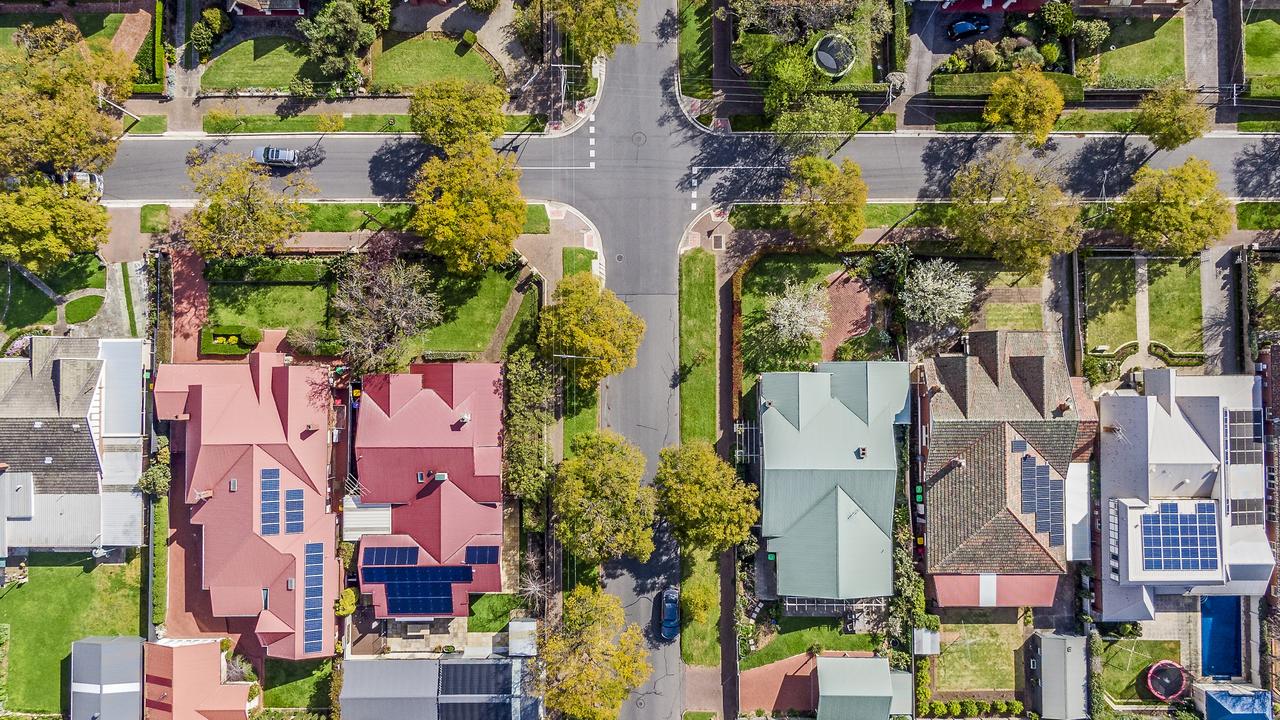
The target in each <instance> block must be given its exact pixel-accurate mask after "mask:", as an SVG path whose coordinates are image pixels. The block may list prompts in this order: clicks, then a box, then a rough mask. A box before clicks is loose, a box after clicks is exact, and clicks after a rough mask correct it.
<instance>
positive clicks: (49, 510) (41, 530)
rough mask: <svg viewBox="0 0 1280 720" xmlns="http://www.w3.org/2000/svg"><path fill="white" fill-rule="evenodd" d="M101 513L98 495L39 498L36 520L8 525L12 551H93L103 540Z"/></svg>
mask: <svg viewBox="0 0 1280 720" xmlns="http://www.w3.org/2000/svg"><path fill="white" fill-rule="evenodd" d="M101 509H102V497H101V496H99V495H96V494H95V495H80V494H71V495H43V494H36V496H35V512H34V513H32V515H33V517H34V518H35V519H33V520H9V521H7V522H6V523H5V533H6V535H7V536H8V542H9V547H52V548H59V547H65V548H83V547H93V546H95V545H97V544H98V542H99V538H100V537H101V536H102V516H101Z"/></svg>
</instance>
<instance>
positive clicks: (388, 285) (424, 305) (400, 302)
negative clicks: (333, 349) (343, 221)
mask: <svg viewBox="0 0 1280 720" xmlns="http://www.w3.org/2000/svg"><path fill="white" fill-rule="evenodd" d="M335 274H336V275H337V277H338V289H337V292H335V293H334V294H333V297H332V300H331V303H332V309H333V314H334V319H335V324H336V327H337V333H338V339H339V341H340V342H341V344H342V346H343V347H344V348H345V352H344V355H345V356H346V358H347V360H348V361H349V362H350V363H351V366H352V368H354V369H355V370H356V372H358V373H365V372H378V371H385V370H391V369H394V368H395V367H397V366H399V365H400V362H401V358H402V356H403V355H404V349H403V343H404V341H405V340H406V339H407V338H409V337H411V336H413V335H417V334H419V333H421V332H424V331H425V330H427V329H428V328H431V327H434V326H435V325H437V324H439V323H440V317H441V315H440V299H439V297H437V296H436V293H435V292H434V290H433V289H432V287H431V276H430V275H429V274H428V273H427V271H426V270H425V269H424V268H423V267H422V265H420V264H417V263H411V262H407V261H405V260H401V259H399V258H396V259H393V260H389V261H383V260H380V259H377V258H373V257H370V256H368V255H366V256H364V257H363V259H361V260H356V259H354V258H351V259H348V260H347V261H346V262H345V263H343V264H341V265H340V266H339V267H338V268H337V269H336V270H335Z"/></svg>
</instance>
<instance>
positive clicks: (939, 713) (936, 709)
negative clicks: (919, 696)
mask: <svg viewBox="0 0 1280 720" xmlns="http://www.w3.org/2000/svg"><path fill="white" fill-rule="evenodd" d="M929 714H930V715H932V716H934V717H946V716H947V704H946V703H944V702H942V701H941V700H934V701H933V702H931V703H929Z"/></svg>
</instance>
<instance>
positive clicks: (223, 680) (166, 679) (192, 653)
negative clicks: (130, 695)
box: [143, 638, 253, 720]
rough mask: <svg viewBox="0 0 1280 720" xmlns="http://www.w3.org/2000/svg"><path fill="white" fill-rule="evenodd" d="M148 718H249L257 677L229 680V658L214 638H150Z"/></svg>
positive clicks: (145, 701)
mask: <svg viewBox="0 0 1280 720" xmlns="http://www.w3.org/2000/svg"><path fill="white" fill-rule="evenodd" d="M143 654H144V658H145V659H144V661H143V663H144V669H145V673H146V674H145V676H144V680H145V683H144V693H145V695H144V699H143V707H144V708H145V713H146V718H147V720H247V718H248V717H249V710H248V708H249V688H250V687H252V685H253V683H251V682H227V665H226V659H225V658H224V656H223V654H222V650H221V648H220V647H219V641H218V640H217V639H214V638H203V639H199V640H173V639H169V638H165V639H163V640H160V641H158V642H153V643H147V644H146V645H145V646H144V648H143Z"/></svg>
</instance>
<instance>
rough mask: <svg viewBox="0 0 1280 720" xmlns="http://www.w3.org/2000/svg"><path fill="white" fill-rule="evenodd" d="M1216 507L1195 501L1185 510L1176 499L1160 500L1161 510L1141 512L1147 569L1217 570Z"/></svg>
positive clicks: (1144, 567)
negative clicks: (1187, 510)
mask: <svg viewBox="0 0 1280 720" xmlns="http://www.w3.org/2000/svg"><path fill="white" fill-rule="evenodd" d="M1217 519H1218V514H1217V509H1216V507H1215V506H1214V504H1213V503H1211V502H1201V503H1196V507H1195V511H1194V512H1182V511H1181V510H1180V509H1179V507H1178V504H1177V503H1160V508H1159V511H1158V512H1155V513H1152V514H1149V515H1143V516H1142V568H1143V569H1144V570H1217V569H1218V528H1217Z"/></svg>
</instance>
